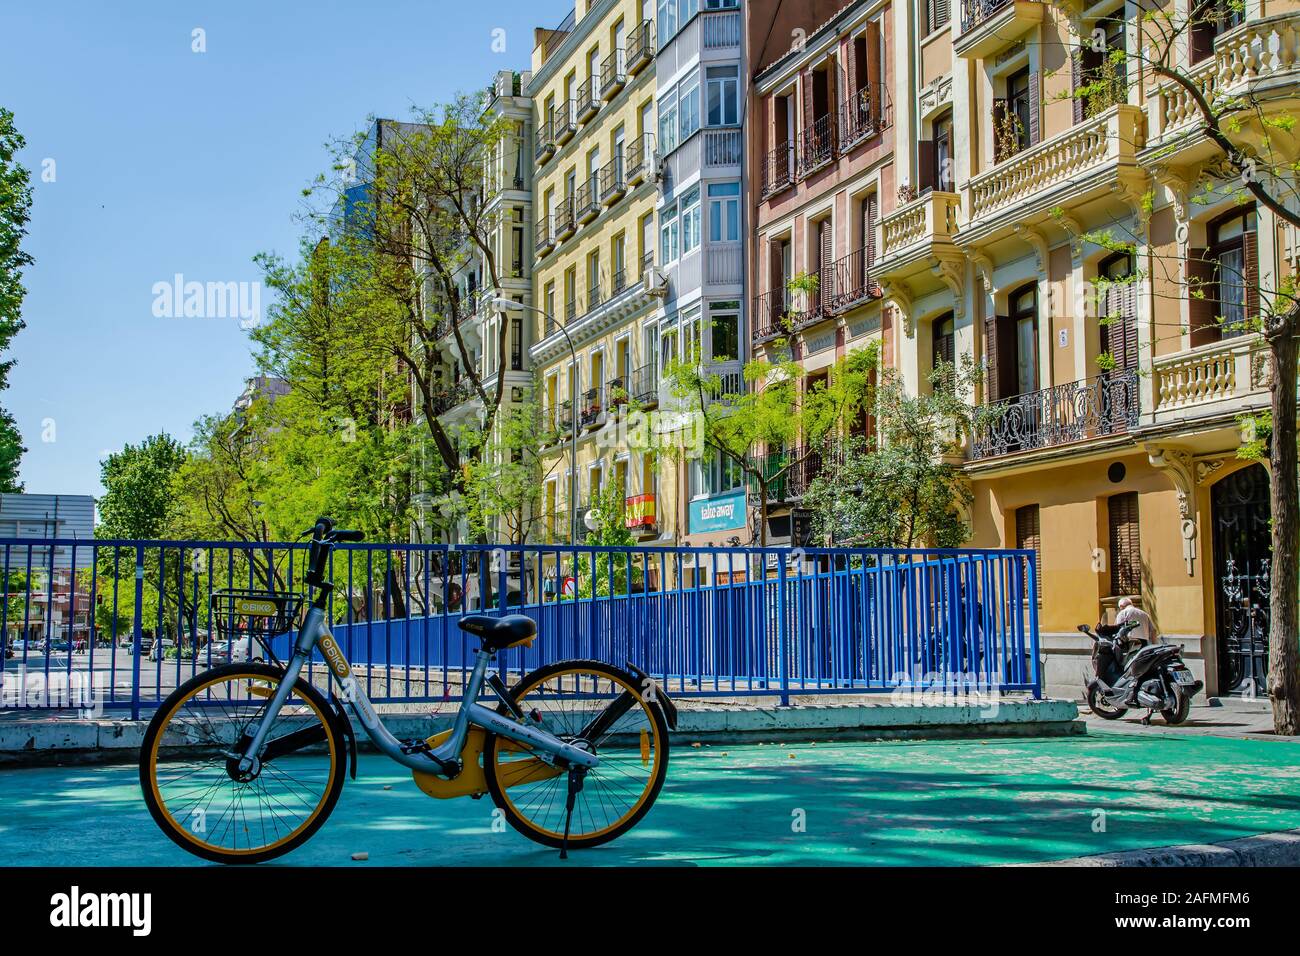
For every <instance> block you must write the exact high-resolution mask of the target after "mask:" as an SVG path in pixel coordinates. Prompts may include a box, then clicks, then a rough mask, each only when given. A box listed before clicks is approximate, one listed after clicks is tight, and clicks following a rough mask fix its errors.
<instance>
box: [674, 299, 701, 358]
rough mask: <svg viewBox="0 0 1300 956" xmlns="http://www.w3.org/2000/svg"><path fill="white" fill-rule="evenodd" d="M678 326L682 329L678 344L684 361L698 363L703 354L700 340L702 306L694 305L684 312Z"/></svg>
mask: <svg viewBox="0 0 1300 956" xmlns="http://www.w3.org/2000/svg"><path fill="white" fill-rule="evenodd" d="M678 327H679V330H680V337H679V340H678V344H679V345H680V346H681V350H682V361H683V362H697V363H698V362H699V361H700V358H701V357H702V355H703V351H702V349H701V342H700V339H701V333H700V307H699V306H698V305H697V306H693V307H691V308H689V309H687V310H686V311H685V312H683V313H682V315H681V320H680V321H679V322H678Z"/></svg>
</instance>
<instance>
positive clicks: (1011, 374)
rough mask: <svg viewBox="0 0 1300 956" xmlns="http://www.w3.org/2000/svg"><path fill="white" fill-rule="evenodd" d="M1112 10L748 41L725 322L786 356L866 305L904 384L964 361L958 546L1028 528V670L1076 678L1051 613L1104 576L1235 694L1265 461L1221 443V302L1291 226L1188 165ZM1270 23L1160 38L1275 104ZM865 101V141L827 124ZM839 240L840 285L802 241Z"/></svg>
mask: <svg viewBox="0 0 1300 956" xmlns="http://www.w3.org/2000/svg"><path fill="white" fill-rule="evenodd" d="M1188 6H1189V5H1188V3H1187V2H1186V0H1176V2H1175V3H1174V9H1173V13H1174V14H1175V15H1176V16H1183V17H1185V16H1186V15H1187V13H1188ZM1138 14H1139V11H1138V9H1137V7H1136V5H1135V4H1133V3H1125V2H1124V0H1102V2H1099V3H1095V4H1089V5H1087V6H1086V7H1084V6H1081V5H1054V4H1048V3H1039V2H1034V0H951V2H947V0H929V2H927V3H922V4H916V5H912V4H898V3H892V4H891V3H888V2H876V3H865V4H849V5H844V9H843V10H842V11H840V12H839V13H837V14H836V15H835V17H834V18H833V19H830V20H829V21H828V22H826V23H825V24H824V25H823V26H822V27H821V28H819V29H818V30H817V31H816V32H812V33H810V34H809V36H808V39H807V42H806V43H805V44H804V45H803V47H802V49H799V50H796V51H795V52H794V53H791V54H789V55H787V56H786V57H784V58H783V59H782V60H780V61H778V62H776V63H775V64H773V65H772V66H768V67H763V66H762V65H761V64H759V66H760V69H759V71H758V73H757V75H756V78H755V90H754V96H755V98H756V100H757V102H758V104H759V106H758V109H757V112H758V113H759V114H760V115H762V116H764V117H765V120H764V123H763V126H762V128H761V129H755V130H754V131H752V133H751V152H750V161H751V163H753V164H754V165H753V167H752V181H753V184H754V185H753V188H752V190H751V192H752V197H753V206H754V209H755V215H756V228H755V236H756V238H755V248H754V250H753V253H752V255H753V260H754V269H755V272H754V274H755V280H756V281H755V288H754V289H753V290H751V291H752V292H753V293H754V294H755V295H756V299H755V302H754V323H753V329H752V331H753V340H754V345H755V347H756V348H762V347H763V344H764V343H763V338H764V336H765V335H766V334H768V333H771V334H776V333H778V332H780V333H781V334H783V335H786V336H789V337H792V339H793V346H794V348H795V350H796V352H795V354H796V355H798V356H799V357H800V358H801V360H802V361H803V362H804V363H805V365H806V367H810V368H812V367H815V366H816V364H817V362H818V359H817V357H816V356H817V355H820V354H822V352H827V353H829V351H830V345H831V340H830V339H829V338H827V339H825V340H823V342H822V343H821V345H820V348H814V346H813V344H812V341H811V340H812V339H814V338H815V337H816V336H817V335H818V334H823V335H824V334H825V333H824V332H822V331H821V330H822V329H824V328H831V327H833V328H834V329H836V332H835V335H836V339H835V340H834V345H835V348H836V349H837V350H838V349H840V348H841V347H847V346H849V345H851V343H852V342H853V340H854V339H855V338H856V336H855V335H853V334H851V331H852V330H851V324H850V323H851V316H852V315H854V314H857V313H860V314H863V315H869V314H871V313H872V311H873V310H876V309H878V310H879V320H878V321H879V333H878V334H879V335H880V339H881V342H882V346H883V349H884V355H885V357H886V361H887V362H889V363H890V364H891V365H893V366H894V367H895V368H896V369H897V370H898V371H899V374H900V375H901V376H902V377H903V379H904V381H905V382H906V384H907V386H908V387H909V388H910V389H912V390H924V389H930V388H933V387H934V385H933V384H932V383H931V381H930V373H931V372H932V370H933V369H934V368H935V366H936V365H937V364H938V363H940V362H949V361H954V360H960V358H961V357H962V356H969V357H970V358H972V359H973V360H974V362H975V363H977V364H978V365H979V366H981V367H982V368H983V370H984V372H983V381H982V382H981V383H980V384H979V385H977V386H976V387H975V388H974V391H973V394H971V395H969V396H968V398H969V400H970V401H971V402H972V403H973V404H975V405H977V406H987V407H988V408H987V409H986V411H987V410H993V411H995V412H996V414H994V415H991V416H987V417H988V423H986V424H985V425H983V426H982V427H980V428H978V429H977V430H976V433H975V434H972V435H968V436H963V446H962V448H961V455H962V458H963V467H964V470H965V473H966V476H967V478H968V479H969V482H970V485H971V488H972V490H973V492H974V504H973V506H972V508H971V512H970V515H969V518H970V522H971V528H972V534H971V540H970V544H971V545H973V546H978V547H999V546H1000V547H1021V548H1028V549H1032V550H1034V551H1036V552H1037V553H1038V556H1039V569H1040V573H1039V594H1038V595H1037V601H1038V603H1039V605H1040V609H1039V621H1040V623H1041V629H1042V638H1043V644H1044V647H1045V653H1046V661H1045V663H1046V669H1045V674H1046V681H1047V685H1048V690H1049V692H1055V693H1074V692H1077V690H1078V687H1077V684H1078V682H1079V679H1080V678H1079V675H1080V673H1081V672H1082V668H1083V666H1084V664H1085V662H1086V655H1087V654H1088V653H1089V650H1090V647H1089V642H1088V640H1087V638H1086V637H1084V636H1082V635H1080V634H1078V633H1077V632H1076V631H1075V625H1077V624H1079V623H1084V622H1089V623H1091V622H1095V621H1097V620H1098V619H1106V618H1109V617H1110V616H1112V615H1113V612H1114V609H1115V607H1116V605H1117V603H1118V601H1119V600H1120V599H1121V598H1122V597H1126V596H1127V597H1131V598H1132V599H1134V600H1135V601H1137V602H1138V603H1139V604H1141V605H1142V606H1143V607H1144V608H1145V609H1146V610H1147V611H1148V612H1149V613H1150V614H1151V615H1152V617H1153V618H1154V620H1155V622H1156V625H1157V627H1158V629H1159V630H1160V632H1161V633H1163V634H1164V635H1165V636H1166V637H1167V638H1168V639H1170V640H1174V641H1178V642H1181V643H1184V644H1185V645H1186V653H1187V656H1188V658H1189V660H1190V663H1191V666H1192V667H1193V669H1194V670H1197V671H1199V672H1200V673H1201V674H1202V675H1203V676H1204V678H1205V679H1206V681H1207V688H1208V691H1209V693H1211V694H1230V693H1242V694H1252V693H1255V692H1257V691H1258V692H1260V693H1262V692H1263V684H1262V678H1263V674H1264V673H1265V670H1266V646H1267V595H1268V586H1267V576H1268V567H1269V563H1270V559H1271V555H1270V554H1269V553H1268V549H1269V540H1268V475H1267V471H1266V468H1265V467H1264V466H1263V465H1259V464H1251V463H1248V462H1245V461H1240V460H1238V459H1237V458H1236V450H1237V448H1238V446H1239V445H1240V443H1241V440H1242V436H1241V428H1240V421H1241V416H1242V415H1243V414H1244V413H1249V412H1252V411H1255V410H1259V409H1263V408H1266V407H1267V403H1268V396H1267V384H1268V379H1269V374H1270V372H1269V368H1268V363H1267V361H1266V359H1265V356H1264V353H1263V347H1262V343H1261V342H1260V341H1259V339H1258V336H1257V335H1254V334H1246V333H1243V332H1241V331H1240V330H1239V329H1237V328H1234V327H1233V325H1232V323H1234V322H1239V321H1240V320H1241V319H1243V318H1249V317H1250V316H1251V315H1252V314H1254V313H1256V312H1257V311H1258V309H1259V307H1260V306H1259V294H1258V291H1257V290H1258V289H1260V288H1261V287H1262V288H1276V287H1277V283H1278V282H1279V280H1280V279H1281V277H1282V276H1283V275H1286V274H1291V273H1293V272H1294V270H1295V268H1296V254H1297V244H1296V242H1295V239H1294V235H1293V231H1292V230H1290V229H1287V228H1283V227H1282V225H1281V224H1280V223H1279V222H1278V221H1277V219H1276V218H1275V217H1274V216H1272V215H1271V214H1270V213H1269V212H1268V211H1267V210H1266V209H1264V208H1262V207H1261V208H1256V207H1255V206H1254V205H1253V204H1251V203H1249V202H1243V201H1242V200H1241V198H1240V190H1238V189H1235V188H1233V184H1232V183H1231V182H1226V183H1223V182H1220V183H1217V185H1219V186H1221V187H1222V188H1220V189H1218V190H1217V191H1208V192H1207V191H1206V190H1205V189H1204V188H1203V187H1202V185H1200V184H1203V183H1204V182H1205V181H1206V180H1207V177H1208V178H1209V181H1210V182H1211V184H1212V185H1214V184H1215V181H1214V180H1213V176H1214V174H1215V169H1216V165H1215V163H1216V153H1217V150H1216V148H1215V147H1214V146H1213V144H1212V143H1211V142H1210V141H1209V140H1208V138H1207V137H1206V136H1205V134H1204V131H1203V129H1202V128H1201V126H1200V125H1199V122H1198V120H1197V118H1196V114H1195V112H1194V110H1192V109H1191V108H1190V105H1189V104H1190V101H1189V99H1188V97H1187V96H1186V94H1185V93H1184V92H1183V91H1182V90H1180V89H1179V88H1177V87H1176V86H1174V85H1173V84H1171V83H1169V82H1162V81H1159V80H1158V79H1157V78H1156V77H1154V75H1153V74H1152V73H1151V72H1150V71H1139V70H1138V67H1137V62H1136V60H1128V61H1124V60H1123V59H1122V58H1116V57H1114V56H1113V55H1112V54H1113V53H1114V51H1120V50H1126V51H1132V50H1136V49H1137V48H1138V46H1137V45H1138V44H1139V42H1140V40H1141V37H1140V35H1139V29H1140V24H1141V18H1140V17H1139V15H1138ZM873 20H878V22H879V26H878V27H876V28H875V30H873V31H872V33H871V34H870V37H871V38H870V39H868V40H867V43H866V50H863V49H862V46H861V45H860V44H859V42H858V40H857V35H858V31H861V34H862V35H863V36H868V33H867V30H866V28H865V26H864V24H865V23H870V22H872V21H873ZM1297 30H1300V13H1297V5H1296V4H1295V3H1294V2H1258V0H1251V2H1248V3H1247V4H1246V7H1245V10H1244V11H1233V10H1232V9H1231V8H1230V7H1229V6H1228V5H1226V4H1225V6H1224V9H1223V10H1222V11H1221V15H1220V16H1219V17H1218V18H1217V21H1216V22H1213V23H1209V24H1205V25H1202V26H1198V27H1197V28H1196V29H1194V30H1192V31H1190V33H1189V35H1188V36H1186V37H1185V38H1184V39H1183V40H1181V41H1180V43H1179V44H1178V47H1177V57H1178V65H1179V66H1180V67H1181V68H1182V69H1185V70H1187V71H1188V72H1189V73H1190V75H1192V76H1193V77H1194V78H1195V79H1196V82H1197V83H1198V84H1199V85H1200V87H1201V88H1202V89H1203V90H1204V91H1206V93H1207V95H1210V96H1214V95H1220V96H1230V95H1232V94H1233V93H1234V92H1238V91H1242V90H1246V89H1253V90H1264V91H1265V93H1264V95H1265V98H1266V103H1265V107H1264V108H1265V109H1266V110H1267V109H1282V108H1285V107H1286V106H1287V105H1288V104H1291V105H1293V102H1292V101H1293V99H1294V97H1293V93H1288V92H1286V91H1287V89H1291V90H1293V89H1294V81H1295V79H1297V78H1300V77H1297V76H1295V75H1294V74H1295V72H1296V59H1295V56H1294V54H1293V52H1292V51H1294V49H1295V44H1296V41H1297V39H1300V33H1297ZM877 33H878V34H879V36H881V38H882V39H883V46H882V50H881V52H880V54H879V61H878V62H879V69H880V74H879V76H880V77H882V79H881V82H882V83H883V86H884V89H883V91H882V92H883V93H884V94H885V95H886V96H887V97H889V99H888V100H886V101H885V102H884V103H883V104H881V105H882V106H883V111H882V112H881V113H879V114H877V113H876V112H875V111H876V109H877V105H876V102H875V98H874V97H872V96H871V94H868V98H869V102H868V103H866V104H864V103H863V102H862V97H861V93H860V92H859V91H861V90H862V89H864V88H866V89H868V90H870V87H871V84H872V82H873V81H876V80H877V78H878V75H877V73H876V69H877V67H876V65H875V63H876V61H874V60H873V56H872V46H873V39H874V36H875V35H876V34H877ZM1117 63H1124V64H1125V65H1124V66H1123V67H1121V68H1120V73H1119V75H1116V71H1115V65H1116V64H1117ZM864 65H865V73H864V71H863V69H862V68H863V66H864ZM864 76H865V80H864ZM1085 87H1086V88H1087V93H1086V95H1085V94H1084V93H1081V92H1078V91H1082V90H1084V88H1085ZM1268 90H1275V91H1279V92H1275V93H1271V94H1270V93H1268ZM1269 96H1272V97H1273V99H1272V100H1271V102H1272V103H1273V104H1274V105H1273V106H1269V105H1268V103H1269V102H1270V101H1269V100H1268V97H1269ZM864 106H865V110H864ZM864 112H865V114H866V116H867V118H868V125H871V123H872V122H879V123H881V124H882V125H883V126H884V130H883V132H882V135H881V136H880V142H879V143H878V144H876V145H873V143H872V139H871V137H870V136H868V138H867V139H866V140H865V141H864V142H863V143H861V144H858V145H854V144H852V143H850V144H848V145H847V146H846V144H845V143H844V133H845V131H846V130H848V131H850V132H852V130H853V129H854V127H855V126H856V119H857V117H859V116H862V115H863V114H864ZM877 115H879V116H880V119H879V120H876V116H877ZM891 142H892V144H894V145H895V146H896V152H895V153H894V154H893V155H890V154H889V152H888V149H889V147H888V145H887V144H888V143H891ZM855 150H857V151H859V153H860V155H861V158H860V159H856V160H855V158H854V156H855V152H854V151H855ZM828 154H829V156H828ZM855 164H861V165H860V167H858V166H855ZM855 176H861V177H862V178H861V180H859V179H855V178H854V177H855ZM873 177H874V182H873ZM823 184H825V185H823ZM841 184H842V186H841ZM873 188H874V190H875V200H874V202H872V203H869V204H863V206H864V207H865V208H860V207H858V206H855V202H854V201H855V198H864V197H867V196H870V194H871V190H872V189H873ZM858 229H861V230H862V232H861V233H859V232H856V230H858ZM872 229H874V232H875V235H874V240H873V239H872V237H871V235H870V233H871V231H872ZM859 235H861V236H862V237H863V238H862V239H861V243H860V244H859V241H858V239H857V237H858V236H859ZM1099 237H1100V241H1098V239H1099ZM859 249H861V250H862V255H863V258H864V260H868V261H869V263H870V265H869V268H868V269H867V273H868V274H869V275H870V277H871V284H872V288H871V295H870V296H867V297H865V299H864V303H865V304H861V305H859V304H856V299H855V298H854V297H853V296H852V294H850V295H849V296H848V302H847V303H845V302H844V293H843V291H842V290H843V288H844V284H845V280H843V279H841V278H840V277H839V275H838V273H837V272H836V270H835V269H831V270H830V271H829V272H828V271H827V269H826V266H827V263H828V262H829V263H831V264H832V265H833V266H834V265H836V264H838V263H840V262H841V261H842V259H843V255H844V254H845V253H847V254H850V255H851V254H853V253H855V252H857V251H858V250H859ZM847 271H848V286H849V287H850V288H851V287H852V286H853V277H854V276H855V275H858V274H860V273H855V272H854V270H853V269H852V267H851V265H850V267H849V269H848V270H847ZM799 273H810V274H817V275H819V276H820V279H821V281H820V282H819V283H818V292H819V296H817V297H813V298H812V299H811V300H810V301H799V296H798V295H793V296H792V295H790V294H789V293H788V291H787V287H786V283H787V281H788V279H789V277H790V276H792V275H797V274H799ZM1129 276H1136V277H1138V280H1139V281H1136V282H1132V281H1127V282H1126V281H1123V280H1124V279H1125V277H1129ZM1107 280H1110V281H1109V282H1108V281H1107ZM1192 288H1197V289H1202V290H1204V291H1203V292H1202V293H1201V294H1192V293H1190V292H1189V289H1192ZM877 290H878V292H877ZM877 295H878V298H876V299H874V301H873V299H872V297H874V296H877ZM837 297H838V298H837ZM818 298H820V301H818ZM837 309H844V310H845V314H844V316H843V317H840V316H839V315H837V314H836V313H837ZM855 310H856V311H855ZM828 313H829V315H830V316H831V318H829V319H828V318H827V317H826V316H827V314H828ZM1216 316H1221V317H1223V320H1224V321H1219V320H1216ZM832 320H833V326H832V325H831V322H832ZM842 328H843V331H840V330H841V329H842ZM872 334H877V333H875V332H874V331H873V332H872Z"/></svg>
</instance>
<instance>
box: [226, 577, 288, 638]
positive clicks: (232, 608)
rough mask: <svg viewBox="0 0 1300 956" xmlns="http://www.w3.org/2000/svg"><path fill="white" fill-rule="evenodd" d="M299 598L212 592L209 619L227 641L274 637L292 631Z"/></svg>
mask: <svg viewBox="0 0 1300 956" xmlns="http://www.w3.org/2000/svg"><path fill="white" fill-rule="evenodd" d="M301 608H302V595H301V594H297V593H293V592H288V591H282V592H278V593H277V592H275V591H244V590H238V589H234V588H226V589H223V590H220V591H213V592H212V619H213V621H215V623H216V627H217V633H218V634H219V635H220V636H221V637H223V638H225V639H226V640H230V641H234V640H237V639H243V638H250V637H251V638H254V639H257V640H261V639H263V638H269V637H275V636H276V635H277V634H284V633H285V632H286V631H291V630H293V627H294V622H295V619H296V618H297V617H298V611H299V609H301Z"/></svg>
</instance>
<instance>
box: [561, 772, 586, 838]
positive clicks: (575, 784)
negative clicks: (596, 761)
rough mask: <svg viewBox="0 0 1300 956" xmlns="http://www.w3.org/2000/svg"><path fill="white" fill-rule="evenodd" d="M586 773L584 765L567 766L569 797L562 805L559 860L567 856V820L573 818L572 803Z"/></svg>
mask: <svg viewBox="0 0 1300 956" xmlns="http://www.w3.org/2000/svg"><path fill="white" fill-rule="evenodd" d="M586 775H587V768H586V767H570V768H569V799H568V801H567V802H566V803H565V805H564V840H563V841H562V842H561V843H560V859H561V860H567V859H568V858H569V821H570V820H571V819H572V818H573V805H574V803H575V802H576V801H577V799H578V794H579V793H580V792H581V791H582V780H583V778H584V777H585V776H586Z"/></svg>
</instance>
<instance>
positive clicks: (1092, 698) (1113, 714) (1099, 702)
mask: <svg viewBox="0 0 1300 956" xmlns="http://www.w3.org/2000/svg"><path fill="white" fill-rule="evenodd" d="M1088 709H1089V710H1091V711H1092V712H1093V713H1094V714H1096V715H1097V716H1098V717H1100V718H1101V719H1102V720H1119V719H1120V718H1121V717H1123V716H1124V715H1125V714H1127V713H1128V708H1127V707H1113V706H1111V705H1110V704H1107V703H1106V698H1104V697H1102V695H1101V691H1100V689H1098V688H1096V687H1089V688H1088Z"/></svg>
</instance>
